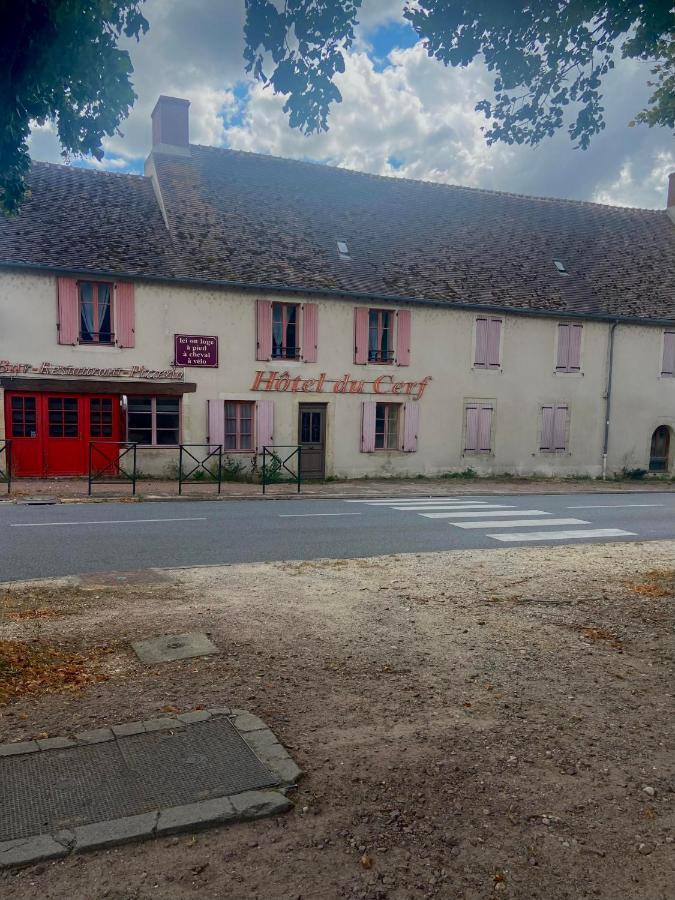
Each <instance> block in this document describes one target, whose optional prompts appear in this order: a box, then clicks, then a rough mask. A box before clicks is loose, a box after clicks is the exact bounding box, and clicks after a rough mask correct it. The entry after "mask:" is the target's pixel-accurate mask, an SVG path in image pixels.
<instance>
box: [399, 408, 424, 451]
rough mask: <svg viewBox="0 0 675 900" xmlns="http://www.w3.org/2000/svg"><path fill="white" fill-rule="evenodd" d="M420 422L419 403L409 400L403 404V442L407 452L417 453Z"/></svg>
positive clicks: (404, 449) (403, 447)
mask: <svg viewBox="0 0 675 900" xmlns="http://www.w3.org/2000/svg"><path fill="white" fill-rule="evenodd" d="M419 424H420V407H419V403H415V402H412V401H411V402H409V403H404V404H403V442H402V448H401V449H402V450H403V451H404V452H405V453H415V452H416V450H417V433H418V431H419Z"/></svg>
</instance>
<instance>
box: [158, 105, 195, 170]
mask: <svg viewBox="0 0 675 900" xmlns="http://www.w3.org/2000/svg"><path fill="white" fill-rule="evenodd" d="M189 107H190V101H189V100H181V99H180V98H178V97H165V96H164V95H163V94H162V95H161V96H160V98H159V100H158V101H157V103H156V104H155V108H154V109H153V111H152V149H153V150H161V151H162V152H164V153H172V152H173V153H177V154H181V155H185V154H189V152H190V116H189V112H188V110H189Z"/></svg>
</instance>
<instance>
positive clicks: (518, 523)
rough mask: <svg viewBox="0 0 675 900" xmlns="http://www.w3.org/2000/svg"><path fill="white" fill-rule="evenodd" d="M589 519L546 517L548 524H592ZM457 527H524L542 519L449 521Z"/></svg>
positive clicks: (539, 523)
mask: <svg viewBox="0 0 675 900" xmlns="http://www.w3.org/2000/svg"><path fill="white" fill-rule="evenodd" d="M590 524H591V523H590V522H589V521H588V520H587V519H546V525H590ZM448 525H454V527H455V528H519V527H520V528H523V527H527V526H528V525H541V519H508V520H506V519H505V520H504V521H502V522H500V521H499V520H496V521H494V522H448Z"/></svg>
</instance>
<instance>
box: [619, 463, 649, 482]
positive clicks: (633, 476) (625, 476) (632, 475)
mask: <svg viewBox="0 0 675 900" xmlns="http://www.w3.org/2000/svg"><path fill="white" fill-rule="evenodd" d="M646 474H647V470H646V469H639V468H636V469H627V468H626V466H624V467H623V469H621V471H620V472H619V473H618V474H617V475H615V476H614V477H615V479H616V480H617V481H642V479H643V478H644V477H645V475H646Z"/></svg>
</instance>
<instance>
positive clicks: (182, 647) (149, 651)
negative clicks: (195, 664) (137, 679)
mask: <svg viewBox="0 0 675 900" xmlns="http://www.w3.org/2000/svg"><path fill="white" fill-rule="evenodd" d="M131 646H132V647H133V649H134V652H135V653H136V655H137V656H138V658H139V659H140V660H141V662H144V663H150V664H152V663H160V662H172V661H173V660H176V659H191V658H192V657H194V656H209V655H210V654H211V653H218V648H217V647H216V645H215V644H214V643H213V641H210V640H209V639H208V637H207V636H206V635H205V634H203V633H202V632H200V631H191V632H188V633H186V634H167V635H164V636H163V637H158V638H151V639H150V640H147V641H134V643H133V644H132V645H131Z"/></svg>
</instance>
